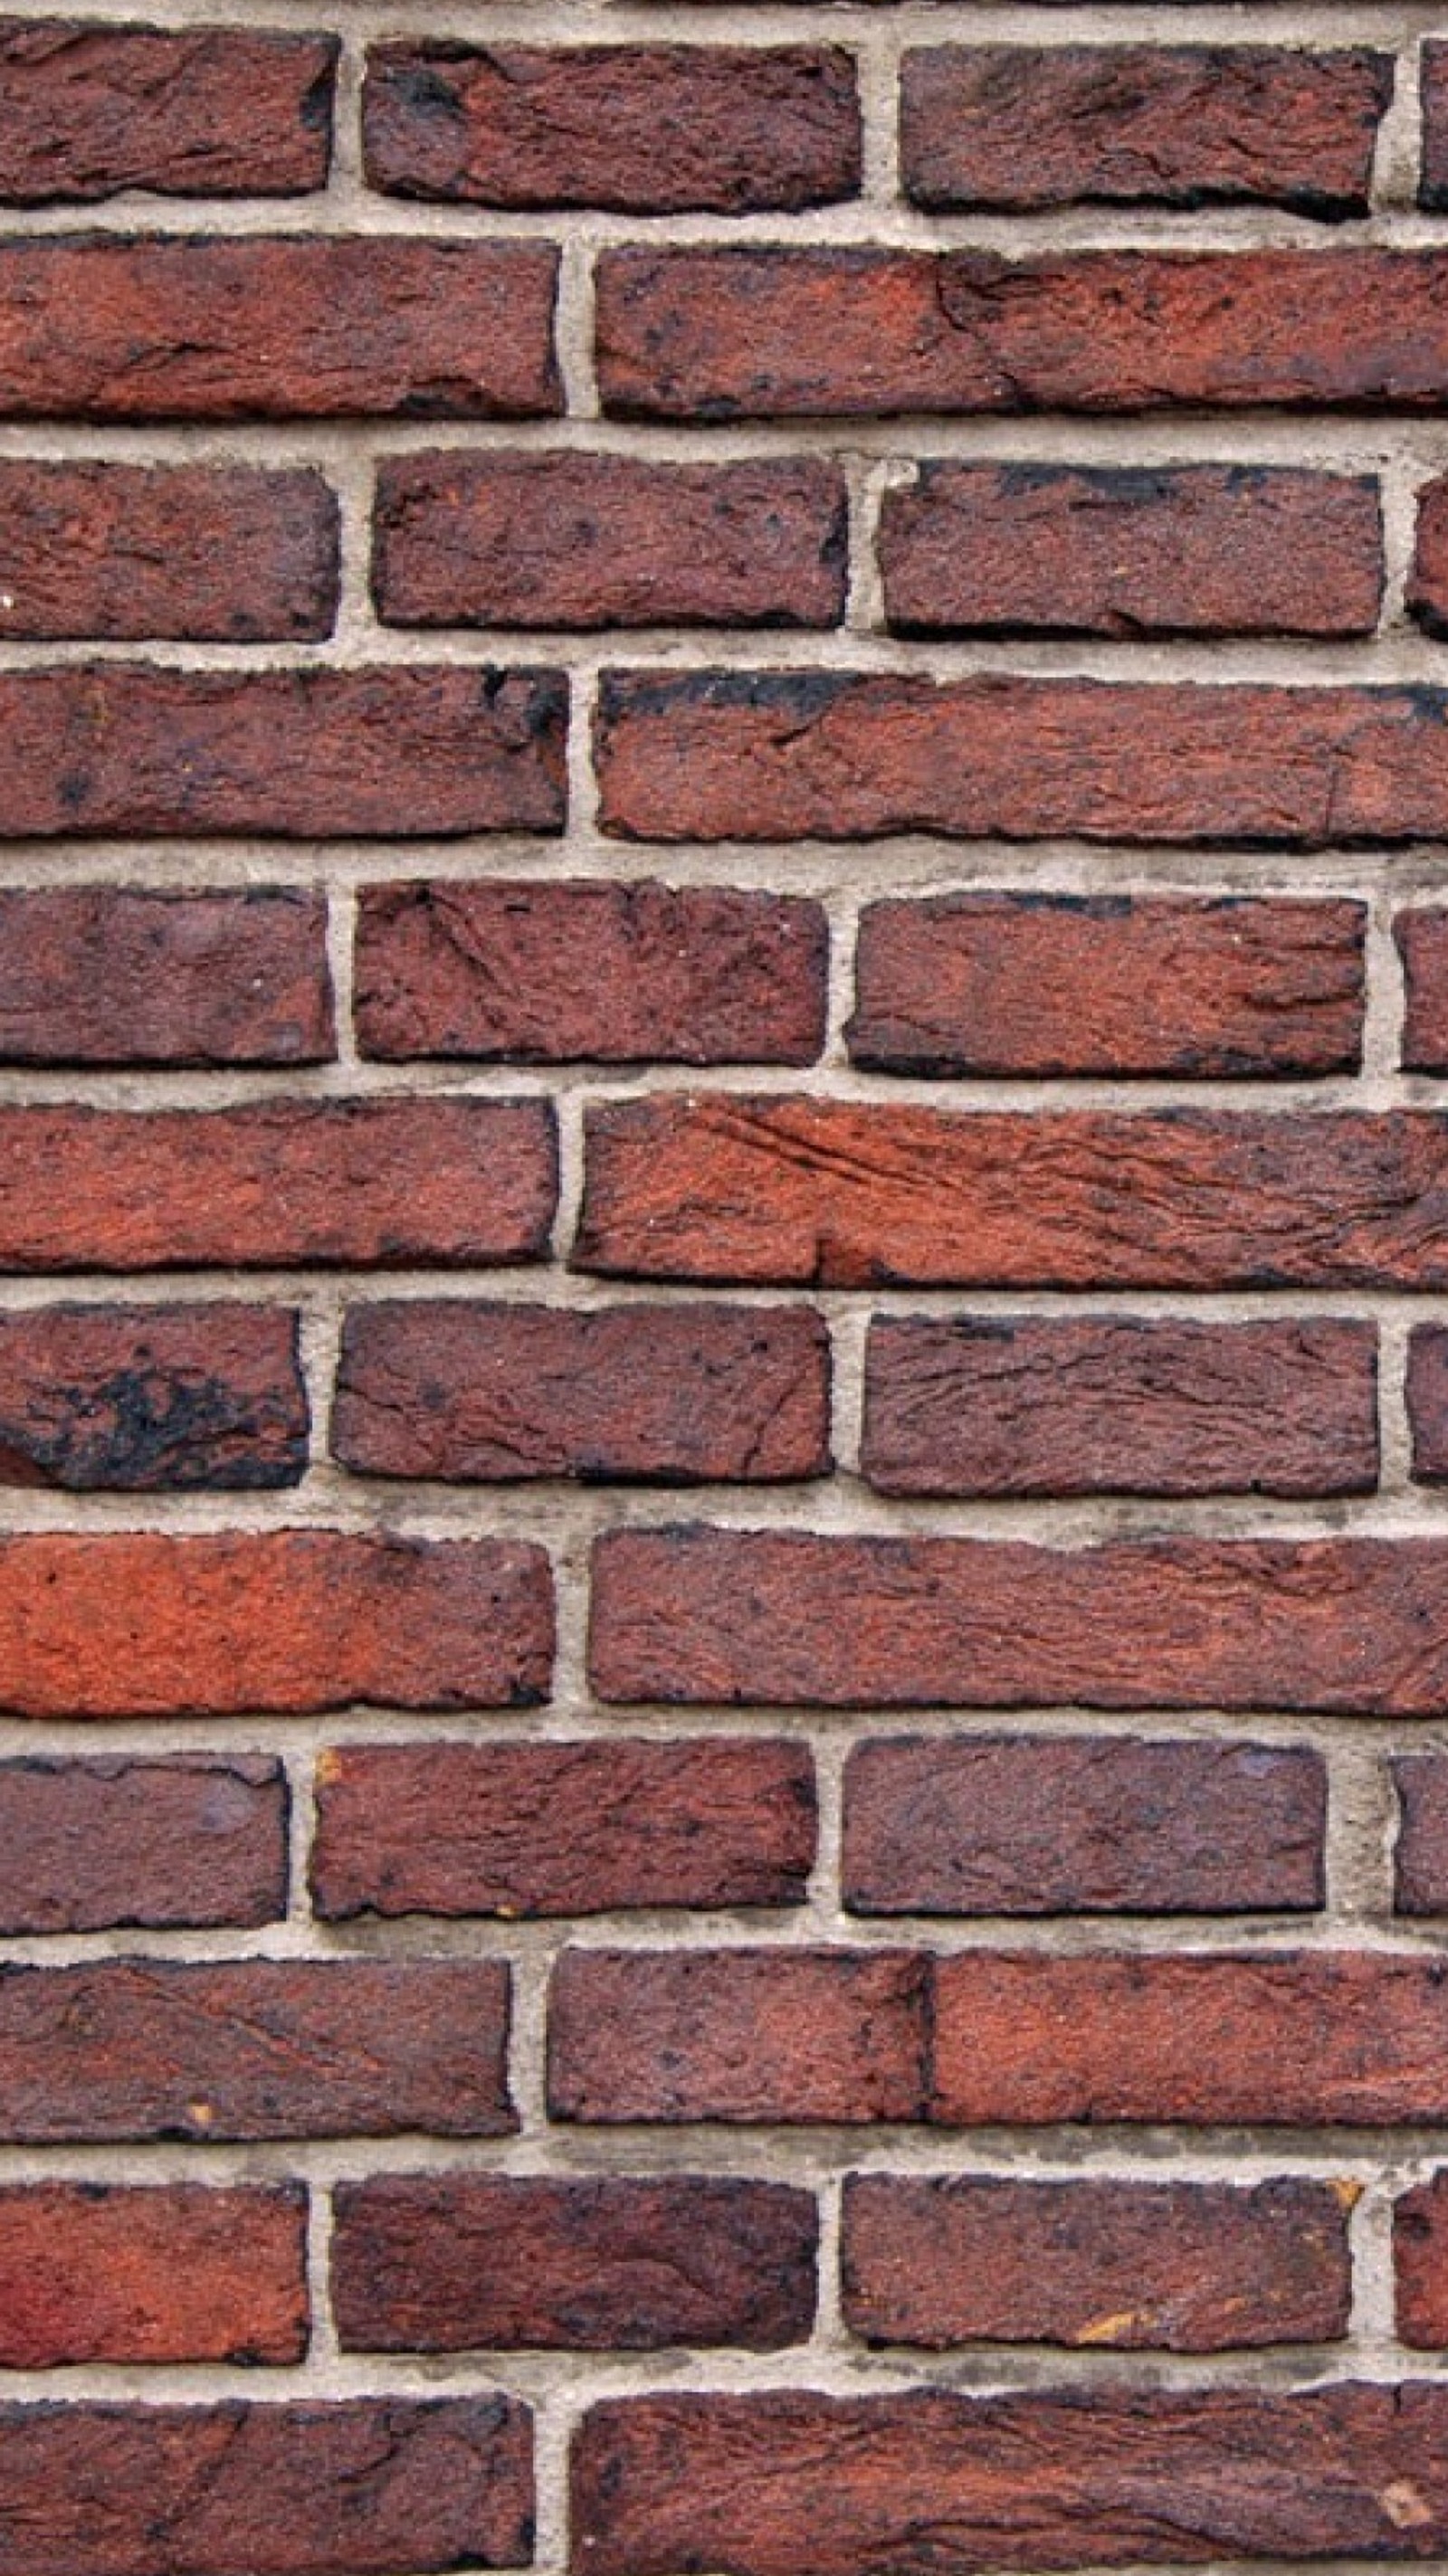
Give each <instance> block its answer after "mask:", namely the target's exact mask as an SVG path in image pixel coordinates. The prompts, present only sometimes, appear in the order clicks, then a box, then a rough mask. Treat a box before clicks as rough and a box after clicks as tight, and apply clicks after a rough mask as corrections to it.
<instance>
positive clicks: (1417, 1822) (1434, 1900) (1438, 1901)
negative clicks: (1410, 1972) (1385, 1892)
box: [1389, 1753, 1448, 1914]
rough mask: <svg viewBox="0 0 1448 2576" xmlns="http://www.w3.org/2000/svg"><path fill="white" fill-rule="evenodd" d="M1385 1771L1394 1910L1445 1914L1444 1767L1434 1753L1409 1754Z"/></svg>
mask: <svg viewBox="0 0 1448 2576" xmlns="http://www.w3.org/2000/svg"><path fill="white" fill-rule="evenodd" d="M1389 1767H1390V1770H1391V1773H1392V1781H1393V1787H1394V1789H1395V1790H1396V1792H1397V1799H1398V1811H1399V1816H1400V1819H1401V1821H1400V1826H1399V1832H1398V1846H1397V1853H1396V1860H1395V1873H1394V1884H1395V1894H1394V1898H1393V1902H1394V1905H1395V1907H1396V1910H1397V1912H1398V1913H1399V1914H1448V1761H1445V1760H1444V1759H1443V1757H1442V1756H1441V1755H1440V1754H1436V1753H1411V1754H1403V1755H1401V1756H1399V1757H1398V1758H1397V1759H1396V1760H1395V1761H1393V1762H1392V1763H1391V1764H1390V1766H1389Z"/></svg>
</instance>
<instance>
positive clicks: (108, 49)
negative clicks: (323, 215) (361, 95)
mask: <svg viewBox="0 0 1448 2576" xmlns="http://www.w3.org/2000/svg"><path fill="white" fill-rule="evenodd" d="M338 50H339V49H338V45H337V40H336V38H335V37H332V36H319V35H302V36H289V35H277V34H272V33H269V32H263V31H262V30H261V29H259V28H250V29H249V28H243V27H240V26H232V27H196V28H177V29H175V30H167V29H163V28H160V27H122V26H115V27H112V26H105V25H96V24H94V23H87V22H85V21H84V20H73V19H72V20H66V19H60V18H56V19H49V20H46V19H37V20H36V21H35V22H34V23H33V24H31V25H28V26H27V25H26V24H25V23H24V21H23V20H22V19H19V18H11V19H9V20H7V22H6V25H5V28H4V30H3V32H0V205H11V206H37V205H49V204H52V203H56V202H59V203H64V204H71V205H75V204H88V203H93V202H94V201H95V200H96V199H98V198H105V197H114V196H117V195H119V194H120V193H121V192H122V191H123V190H127V189H132V188H143V189H146V190H148V191H150V192H152V193H154V194H156V195H159V196H164V197H249V196H258V197H271V196H275V197H292V196H301V195H305V194H306V193H307V191H308V190H310V189H314V188H322V187H325V185H326V182H327V170H328V165H329V163H330V160H331V151H332V86H333V78H334V73H335V66H336V59H337V53H338Z"/></svg>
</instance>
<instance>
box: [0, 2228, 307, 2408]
mask: <svg viewBox="0 0 1448 2576" xmlns="http://www.w3.org/2000/svg"><path fill="white" fill-rule="evenodd" d="M306 2230H307V2195H306V2193H305V2191H303V2190H302V2189H301V2188H300V2186H299V2185H297V2184H284V2185H282V2186H280V2187H277V2186H272V2187H270V2188H268V2189H265V2190H258V2191H250V2190H239V2191H235V2190H234V2191H209V2190H204V2189H198V2188H196V2187H194V2186H192V2185H188V2184H184V2183H177V2184H171V2185H169V2186H167V2187H165V2188H162V2189H158V2190H154V2191H132V2190H126V2189H124V2188H116V2187H112V2186H111V2185H109V2184H105V2183H94V2182H62V2183H36V2184H27V2185H21V2186H18V2187H15V2186H12V2187H8V2188H6V2189H3V2190H0V2362H3V2364H4V2366H5V2368H6V2369H7V2370H53V2369H55V2368H56V2367H57V2366H58V2365H60V2364H62V2363H66V2362H82V2361H112V2362H135V2361H153V2362H154V2361H235V2362H283V2361H300V2360H301V2359H302V2358H303V2356H304V2355H305V2352H306V2349H307V2270H306Z"/></svg>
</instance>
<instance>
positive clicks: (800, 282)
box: [598, 244, 1448, 421]
mask: <svg viewBox="0 0 1448 2576" xmlns="http://www.w3.org/2000/svg"><path fill="white" fill-rule="evenodd" d="M1445 280H1448V253H1444V252H1443V251H1441V250H1377V249H1366V248H1364V249H1351V250H1246V249H1244V250H1239V251H1199V252H1193V251H1186V250H1183V251H1170V250H1160V251H1159V250H1080V251H1077V250H1061V251H1055V252H1046V253H1044V254H1042V255H1040V256H1038V257H1035V258H1023V259H1007V258H1004V257H1003V256H1002V255H1001V254H1000V253H999V252H996V251H981V250H951V251H945V252H940V253H936V252H933V251H916V250H885V249H843V248H832V247H823V246H822V247H819V248H813V249H803V248H801V249H793V248H791V249H779V250H776V249H773V248H768V249H765V248H759V249H756V248H753V247H751V248H748V249H744V248H737V249H736V248H733V247H724V248H720V247H718V246H709V247H700V248H669V247H660V248H658V249H655V248H654V247H653V246H652V244H650V245H649V246H648V247H647V248H644V247H635V248H629V249H625V250H610V251H606V252H604V253H603V255H602V257H601V259H600V262H599V302H598V359H599V371H600V381H601V385H602V390H603V398H604V405H605V408H606V409H607V410H608V411H610V412H613V413H616V414H619V415H620V416H622V417H624V418H630V417H635V418H640V419H651V418H652V419H661V420H695V421H726V420H733V419H744V418H754V419H809V418H817V419H830V418H838V417H845V418H848V417H851V416H860V417H865V418H869V417H871V416H874V417H876V418H880V419H893V418H899V417H902V416H909V415H912V414H915V413H919V412H940V413H951V412H967V413H971V412H979V413H1006V414H1018V415H1024V414H1028V413H1035V412H1041V411H1053V410H1054V411H1063V412H1107V413H1110V412H1121V413H1128V414H1136V413H1139V412H1143V413H1144V412H1153V411H1163V410H1171V409H1174V408H1175V407H1177V406H1180V405H1186V406H1192V407H1195V406H1198V405H1203V404H1211V405H1218V406H1221V407H1223V408H1225V409H1231V410H1256V409H1261V408H1263V407H1266V406H1271V407H1273V408H1278V409H1303V410H1331V409H1334V408H1342V407H1356V406H1362V405H1366V404H1374V405H1382V406H1383V407H1385V408H1392V409H1394V410H1400V411H1421V410H1425V409H1426V410H1436V409H1438V408H1439V407H1441V404H1442V401H1443V396H1444V391H1445V387H1448V295H1445ZM1365 313H1371V315H1372V317H1373V328H1372V329H1371V330H1370V331H1366V330H1364V328H1363V316H1364V314H1365Z"/></svg>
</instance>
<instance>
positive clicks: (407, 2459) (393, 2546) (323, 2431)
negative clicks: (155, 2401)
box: [0, 2396, 533, 2576]
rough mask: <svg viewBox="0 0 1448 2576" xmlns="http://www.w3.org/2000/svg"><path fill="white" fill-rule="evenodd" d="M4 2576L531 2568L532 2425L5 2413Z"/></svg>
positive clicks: (454, 2413) (46, 2410)
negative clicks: (161, 2567)
mask: <svg viewBox="0 0 1448 2576" xmlns="http://www.w3.org/2000/svg"><path fill="white" fill-rule="evenodd" d="M0 2483H3V2487H4V2492H5V2495H6V2498H7V2503H8V2506H9V2510H8V2512H7V2515H6V2520H5V2528H4V2532H3V2535H0V2571H3V2576H149V2571H150V2570H152V2569H154V2568H155V2567H156V2565H157V2563H158V2560H159V2561H160V2562H161V2563H164V2564H167V2565H170V2566H172V2567H175V2568H178V2569H179V2568H185V2569H186V2570H187V2571H188V2576H236V2571H237V2570H238V2569H240V2568H245V2569H246V2570H247V2576H391V2571H392V2570H393V2569H394V2568H397V2567H400V2566H402V2565H404V2564H405V2565H407V2566H408V2567H409V2568H415V2569H416V2570H417V2576H431V2571H434V2570H436V2571H438V2576H442V2571H443V2570H446V2569H448V2568H454V2567H460V2566H463V2565H465V2564H466V2565H467V2566H469V2567H517V2566H523V2565H526V2564H527V2562H528V2560H529V2558H530V2557H531V2554H532V2529H533V2525H532V2503H533V2470H532V2449H531V2436H530V2430H529V2418H528V2415H527V2413H526V2410H525V2409H524V2408H523V2407H521V2406H515V2405H514V2404H513V2403H512V2402H511V2400H509V2399H507V2398H504V2397H491V2396H490V2397H460V2398H403V2397H366V2398H354V2399H351V2400H349V2401H344V2402H342V2403H336V2402H332V2403H327V2402H323V2403H321V2404H315V2403H314V2404H312V2405H291V2406H250V2405H243V2404H241V2403H239V2402H238V2401H237V2400H236V2399H231V2400H229V2401H228V2402H227V2403H225V2404H223V2405H220V2406H127V2405H114V2406H96V2405H90V2404H84V2403H82V2404H80V2405H70V2406H67V2407H64V2408H62V2407H58V2406H48V2405H42V2406H7V2407H4V2408H3V2409H0Z"/></svg>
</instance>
